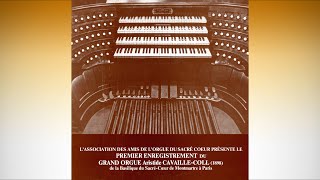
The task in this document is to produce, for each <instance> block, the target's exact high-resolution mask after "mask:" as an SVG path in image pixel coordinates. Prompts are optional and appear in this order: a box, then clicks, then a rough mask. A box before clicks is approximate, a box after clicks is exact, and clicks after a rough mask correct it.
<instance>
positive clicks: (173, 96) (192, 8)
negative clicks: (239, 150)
mask: <svg viewBox="0 0 320 180" xmlns="http://www.w3.org/2000/svg"><path fill="white" fill-rule="evenodd" d="M247 5H248V4H247V1H245V0H219V1H218V0H192V1H188V0H184V1H182V0H174V1H167V0H153V1H139V0H127V1H123V0H107V1H102V0H95V1H94V0H77V1H75V0H74V2H73V9H72V42H71V45H72V71H73V72H72V77H73V81H72V91H73V93H72V94H73V95H72V96H73V99H72V104H73V117H72V119H73V121H72V122H73V133H111V134H134V133H135V134H141V133H143V134H215V133H247V132H248V55H249V52H248V6H247ZM101 114H103V116H101Z"/></svg>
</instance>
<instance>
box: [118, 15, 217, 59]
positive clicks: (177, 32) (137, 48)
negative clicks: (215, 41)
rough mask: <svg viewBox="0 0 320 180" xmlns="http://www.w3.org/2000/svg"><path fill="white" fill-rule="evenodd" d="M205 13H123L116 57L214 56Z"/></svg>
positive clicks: (205, 57) (120, 19) (204, 57)
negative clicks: (130, 14) (145, 14)
mask: <svg viewBox="0 0 320 180" xmlns="http://www.w3.org/2000/svg"><path fill="white" fill-rule="evenodd" d="M206 23H207V19H206V17H204V16H173V15H166V16H157V15H152V16H122V17H120V18H119V27H118V29H117V39H116V49H115V52H114V58H115V60H121V59H132V58H135V59H159V58H166V59H172V58H182V59H184V58H189V59H190V58H192V59H208V58H212V55H211V52H210V49H209V45H210V41H209V39H208V29H207V27H206Z"/></svg>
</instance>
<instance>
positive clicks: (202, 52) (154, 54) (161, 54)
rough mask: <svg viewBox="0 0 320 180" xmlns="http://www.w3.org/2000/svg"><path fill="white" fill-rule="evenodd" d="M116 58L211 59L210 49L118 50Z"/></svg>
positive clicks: (115, 54)
mask: <svg viewBox="0 0 320 180" xmlns="http://www.w3.org/2000/svg"><path fill="white" fill-rule="evenodd" d="M114 57H115V58H124V57H125V58H136V57H139V58H141V57H148V58H169V57H170V58H211V53H210V50H209V49H208V48H117V49H116V51H115V53H114Z"/></svg>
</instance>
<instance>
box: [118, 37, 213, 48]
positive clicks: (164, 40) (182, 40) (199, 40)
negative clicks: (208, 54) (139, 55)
mask: <svg viewBox="0 0 320 180" xmlns="http://www.w3.org/2000/svg"><path fill="white" fill-rule="evenodd" d="M209 44H210V42H209V39H208V38H207V37H181V36H180V37H175V36H142V37H134V36H130V37H127V36H125V37H118V38H117V41H116V45H185V46H190V45H191V46H192V45H209Z"/></svg>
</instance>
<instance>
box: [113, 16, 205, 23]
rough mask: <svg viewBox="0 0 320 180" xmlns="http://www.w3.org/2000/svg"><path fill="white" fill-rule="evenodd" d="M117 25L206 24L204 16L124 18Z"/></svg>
mask: <svg viewBox="0 0 320 180" xmlns="http://www.w3.org/2000/svg"><path fill="white" fill-rule="evenodd" d="M119 23H207V19H206V18H205V17H204V16H126V17H120V18H119Z"/></svg>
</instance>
